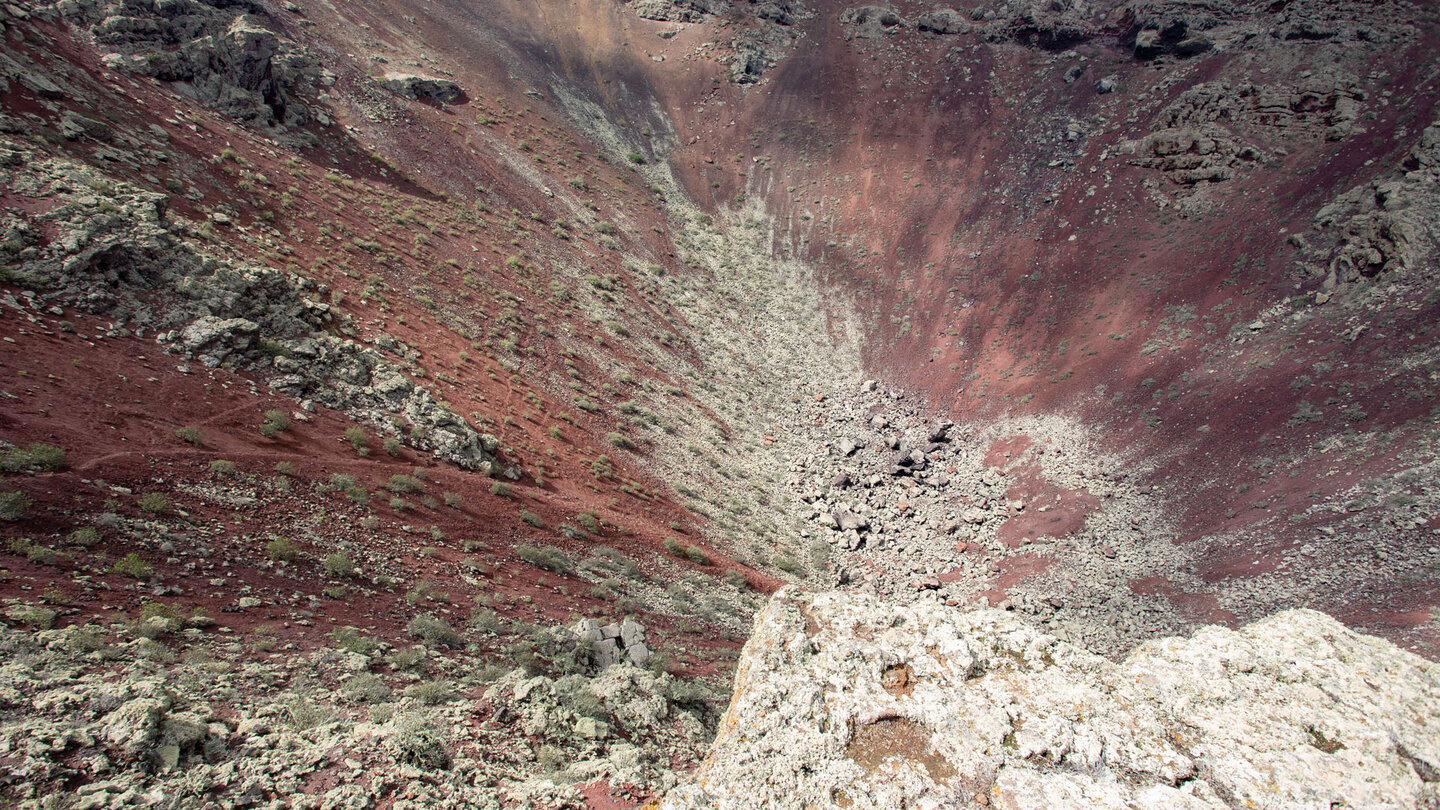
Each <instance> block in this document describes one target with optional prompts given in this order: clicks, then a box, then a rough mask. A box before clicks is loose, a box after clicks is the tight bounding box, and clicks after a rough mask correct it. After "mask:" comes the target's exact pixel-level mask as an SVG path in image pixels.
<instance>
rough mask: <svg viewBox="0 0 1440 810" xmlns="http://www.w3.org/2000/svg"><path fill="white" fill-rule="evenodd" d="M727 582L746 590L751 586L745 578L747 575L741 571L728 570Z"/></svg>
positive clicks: (726, 574) (726, 573)
mask: <svg viewBox="0 0 1440 810" xmlns="http://www.w3.org/2000/svg"><path fill="white" fill-rule="evenodd" d="M725 584H727V585H730V586H732V587H735V588H739V589H741V590H744V589H745V588H748V587H749V586H750V583H749V582H748V581H746V579H745V575H744V574H741V573H740V572H739V571H726V572H725Z"/></svg>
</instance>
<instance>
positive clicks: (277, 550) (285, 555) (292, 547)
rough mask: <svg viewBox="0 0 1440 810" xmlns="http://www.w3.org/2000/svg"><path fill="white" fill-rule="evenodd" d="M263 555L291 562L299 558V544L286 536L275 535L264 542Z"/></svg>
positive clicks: (277, 560) (278, 560) (279, 560)
mask: <svg viewBox="0 0 1440 810" xmlns="http://www.w3.org/2000/svg"><path fill="white" fill-rule="evenodd" d="M265 556H266V557H269V558H270V559H272V560H275V561H276V562H293V561H295V560H298V559H300V546H299V544H298V543H296V542H295V541H294V540H292V539H290V538H288V537H276V538H275V539H273V540H271V541H270V542H268V543H266V544H265Z"/></svg>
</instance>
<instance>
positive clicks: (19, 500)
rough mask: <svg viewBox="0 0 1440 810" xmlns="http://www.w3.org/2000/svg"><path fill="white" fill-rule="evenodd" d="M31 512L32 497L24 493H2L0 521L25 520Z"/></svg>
mask: <svg viewBox="0 0 1440 810" xmlns="http://www.w3.org/2000/svg"><path fill="white" fill-rule="evenodd" d="M29 511H30V496H28V495H26V494H25V493H23V492H17V491H6V492H0V520H3V521H6V522H14V521H17V520H23V519H24V518H25V514H26V513H27V512H29Z"/></svg>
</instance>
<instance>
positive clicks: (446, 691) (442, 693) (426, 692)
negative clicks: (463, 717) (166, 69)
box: [405, 681, 455, 706]
mask: <svg viewBox="0 0 1440 810" xmlns="http://www.w3.org/2000/svg"><path fill="white" fill-rule="evenodd" d="M405 696H406V697H412V698H415V699H416V700H418V701H420V702H421V703H424V704H425V705H426V706H436V705H439V704H441V703H449V702H450V701H452V700H454V699H455V688H454V687H453V686H451V685H450V682H449V681H421V682H420V683H417V684H411V685H410V686H407V687H406V688H405Z"/></svg>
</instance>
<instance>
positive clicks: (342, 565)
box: [320, 551, 355, 579]
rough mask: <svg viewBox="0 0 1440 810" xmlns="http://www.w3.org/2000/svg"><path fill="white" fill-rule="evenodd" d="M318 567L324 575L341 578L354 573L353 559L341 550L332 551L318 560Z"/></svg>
mask: <svg viewBox="0 0 1440 810" xmlns="http://www.w3.org/2000/svg"><path fill="white" fill-rule="evenodd" d="M320 568H321V569H322V570H324V571H325V575H326V576H330V577H335V578H336V579H343V578H345V577H350V576H354V575H355V561H354V560H352V559H350V555H349V554H346V553H345V552H343V551H332V552H330V553H329V554H326V555H325V558H324V559H323V560H321V561H320Z"/></svg>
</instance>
